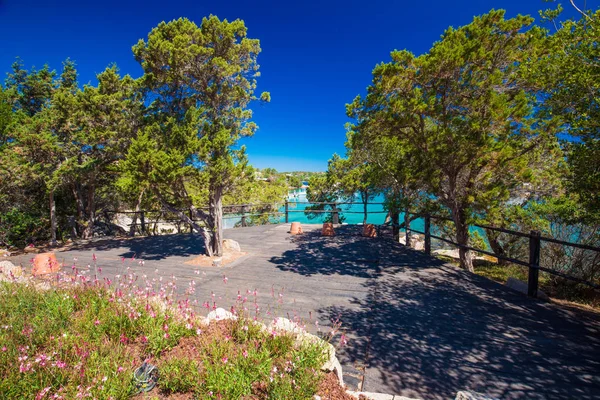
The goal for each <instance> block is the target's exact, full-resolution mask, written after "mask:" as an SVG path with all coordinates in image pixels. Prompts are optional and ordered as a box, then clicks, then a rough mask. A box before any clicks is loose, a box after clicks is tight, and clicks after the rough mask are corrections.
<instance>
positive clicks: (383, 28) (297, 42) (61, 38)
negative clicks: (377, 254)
mask: <svg viewBox="0 0 600 400" xmlns="http://www.w3.org/2000/svg"><path fill="white" fill-rule="evenodd" d="M565 3H568V2H567V1H565ZM547 6H548V5H547V4H546V3H544V2H542V0H485V1H484V0H456V1H447V0H430V1H427V2H421V1H393V0H392V1H390V0H388V1H381V0H369V1H353V0H352V1H320V2H319V1H311V0H305V1H271V2H269V1H248V0H246V1H237V0H229V1H213V0H211V1H205V0H194V1H188V0H168V1H165V0H159V1H157V0H146V1H143V2H142V1H127V0H120V1H115V0H104V1H69V0H62V1H57V0H48V1H37V0H30V1H22V0H0V77H1V78H2V79H1V80H2V81H3V80H4V77H5V73H6V72H8V71H9V70H10V66H11V64H12V63H13V61H14V60H15V58H16V57H17V56H19V57H21V58H22V59H23V61H24V63H25V65H26V66H27V67H30V66H32V65H35V66H36V67H41V66H42V65H43V64H45V63H48V64H49V65H50V66H51V67H52V68H54V69H57V70H59V69H60V67H61V62H62V61H63V60H64V59H66V58H67V57H70V58H71V59H73V60H75V62H76V63H77V65H78V70H79V75H80V76H79V78H80V82H81V83H88V82H91V83H93V84H95V82H96V80H95V74H96V73H99V72H101V71H102V70H103V69H104V68H105V67H106V66H107V65H109V64H111V63H116V64H117V65H118V66H119V68H120V70H121V72H122V73H128V74H130V75H132V76H134V77H138V76H140V75H141V73H142V71H141V68H140V66H139V64H138V63H137V62H136V61H135V60H134V58H133V55H132V52H131V46H133V45H134V44H135V43H136V42H137V41H138V40H139V39H140V38H145V37H146V36H147V34H148V32H149V31H150V30H151V29H152V28H153V27H154V26H156V25H157V24H158V23H159V22H161V21H163V20H164V21H169V20H172V19H175V18H178V17H187V18H189V19H191V20H193V21H195V22H197V23H198V24H199V23H200V22H201V20H202V17H203V16H207V15H209V14H215V15H217V16H218V17H219V18H222V19H223V18H227V19H229V20H232V19H236V18H241V19H243V20H244V21H245V22H246V26H247V27H248V35H249V36H250V37H252V38H257V39H260V41H261V47H262V50H263V51H262V53H261V54H260V56H259V64H260V65H261V74H262V77H261V78H260V79H259V82H258V86H259V87H258V92H262V91H269V92H271V96H272V100H271V103H270V104H266V105H259V104H256V105H254V106H253V109H254V111H255V121H256V122H257V123H258V125H259V127H260V129H259V130H258V132H257V134H256V135H255V136H254V137H252V138H250V139H248V140H246V141H245V144H246V146H247V150H248V155H249V158H250V161H251V163H252V164H253V165H255V166H256V167H259V168H265V167H274V168H276V169H278V170H280V171H289V170H311V171H315V170H324V169H326V167H327V160H328V159H329V158H330V157H331V155H332V154H333V153H334V152H337V153H340V154H343V153H344V146H343V143H344V140H345V135H346V133H345V129H344V124H345V123H346V122H347V121H348V119H347V118H346V116H345V104H346V103H349V102H350V101H352V99H353V98H354V97H355V96H356V95H358V94H362V93H363V92H364V90H365V88H366V86H367V85H368V84H369V83H370V79H371V70H372V69H373V67H374V66H375V64H377V63H379V62H383V61H388V60H389V53H390V51H392V50H394V49H408V50H410V51H412V52H414V53H416V54H420V53H423V52H425V51H427V50H428V49H429V48H430V47H431V45H432V43H433V42H435V41H436V40H438V39H439V37H440V35H441V34H442V33H443V31H444V30H445V29H446V28H447V27H448V26H451V25H452V26H460V25H464V24H467V23H469V22H470V21H471V19H472V18H473V16H474V15H479V14H482V13H485V12H487V11H489V10H490V9H491V8H496V9H499V8H503V9H506V10H507V14H508V16H509V17H510V16H515V15H517V14H519V13H521V14H531V15H534V16H536V17H537V15H538V14H537V12H538V10H539V9H541V8H544V7H547Z"/></svg>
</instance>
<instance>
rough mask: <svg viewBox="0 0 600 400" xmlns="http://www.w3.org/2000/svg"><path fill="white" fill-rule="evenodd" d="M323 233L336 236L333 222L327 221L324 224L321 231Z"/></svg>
mask: <svg viewBox="0 0 600 400" xmlns="http://www.w3.org/2000/svg"><path fill="white" fill-rule="evenodd" d="M321 235H323V236H335V231H334V230H333V224H332V223H331V222H325V223H324V224H323V230H322V231H321Z"/></svg>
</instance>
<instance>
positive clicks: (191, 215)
mask: <svg viewBox="0 0 600 400" xmlns="http://www.w3.org/2000/svg"><path fill="white" fill-rule="evenodd" d="M188 216H189V217H190V221H192V222H193V221H194V215H193V214H192V210H189V211H188ZM190 233H194V226H193V225H192V224H191V223H190Z"/></svg>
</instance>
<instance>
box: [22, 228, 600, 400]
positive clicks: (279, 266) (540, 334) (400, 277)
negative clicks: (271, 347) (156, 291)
mask: <svg viewBox="0 0 600 400" xmlns="http://www.w3.org/2000/svg"><path fill="white" fill-rule="evenodd" d="M288 228H289V227H288V225H270V226H259V227H250V228H239V229H231V230H227V231H225V237H227V238H231V239H234V240H237V241H238V242H239V243H240V244H241V246H242V250H243V251H245V252H248V254H247V255H246V256H244V257H242V258H240V259H238V260H237V261H235V262H234V263H232V264H229V265H227V266H225V267H221V268H214V267H201V268H198V267H193V266H190V265H186V264H184V262H185V261H188V260H190V259H191V258H192V257H195V256H197V255H198V254H201V253H202V251H203V249H202V245H201V243H200V240H199V239H198V238H197V237H192V236H190V235H172V236H159V237H149V238H135V239H128V240H109V241H97V242H94V243H91V244H88V245H86V246H82V247H81V248H78V249H72V250H69V251H65V252H61V253H58V254H57V258H58V259H59V261H61V260H64V262H65V265H66V268H68V266H69V265H70V264H71V263H72V262H73V259H74V258H77V261H76V264H77V265H78V266H87V264H90V265H93V260H92V254H95V255H96V257H97V265H98V267H101V268H102V270H103V271H102V275H103V276H106V277H111V276H112V275H115V274H126V273H127V272H128V270H127V267H129V268H130V269H129V272H131V271H135V272H136V273H137V274H138V275H140V276H142V275H144V274H145V275H147V276H148V277H149V278H150V279H152V278H155V279H159V278H158V277H157V276H156V275H157V274H156V273H155V270H156V269H158V275H160V276H163V281H164V280H168V279H169V277H170V276H175V277H176V279H177V280H176V286H177V291H178V292H180V293H183V292H185V291H189V290H190V287H194V288H195V291H194V293H193V294H191V295H190V296H189V297H190V298H191V299H196V300H197V301H198V306H199V308H202V304H203V303H204V302H209V303H210V306H212V305H213V302H215V303H216V305H217V307H223V308H226V309H228V308H229V307H230V306H232V305H235V303H236V299H237V296H238V292H239V294H240V296H241V298H242V300H243V299H244V297H248V301H247V302H246V303H245V306H246V307H247V308H248V309H249V311H248V312H249V313H250V315H253V314H254V312H255V308H256V306H255V305H254V302H255V300H254V299H255V297H254V291H255V290H256V291H257V295H256V304H258V307H259V308H260V310H259V312H260V317H261V318H265V319H270V318H273V317H274V316H286V317H289V318H290V319H293V318H295V317H296V316H298V317H300V318H302V319H303V320H304V321H305V322H306V324H307V328H308V329H309V330H310V331H313V332H314V331H318V330H321V331H323V332H326V331H328V330H329V329H331V327H332V326H333V325H334V324H333V323H332V321H335V320H337V319H339V320H340V321H341V322H342V324H343V325H342V329H343V330H345V332H346V337H347V340H348V345H346V346H344V347H342V349H341V350H339V358H340V361H341V362H342V365H343V366H344V375H345V376H344V379H345V380H346V383H347V384H348V385H349V386H350V388H351V389H356V388H357V385H359V384H360V385H362V390H364V391H369V392H386V393H396V394H401V395H405V396H411V397H419V398H424V399H448V398H453V396H454V394H455V393H456V392H457V391H458V390H462V389H470V390H475V391H479V392H482V393H487V394H489V395H491V396H495V397H498V398H502V399H517V398H524V399H525V398H526V399H554V398H556V399H564V398H578V399H592V398H600V316H599V315H597V314H592V313H587V312H585V311H581V310H576V309H567V308H564V307H560V306H556V305H554V304H550V303H544V302H539V301H535V300H532V299H529V298H527V297H525V296H523V295H521V294H519V293H515V292H512V291H511V290H509V289H506V288H505V287H503V286H502V285H499V284H497V283H495V282H493V281H490V280H488V279H486V278H483V277H480V276H477V275H473V274H469V273H467V272H464V271H461V270H458V269H456V268H454V267H451V266H447V265H444V264H443V263H442V262H440V261H439V260H437V259H434V258H431V257H427V256H425V255H423V254H422V253H420V252H417V251H413V250H410V249H406V248H404V247H403V246H401V245H399V244H395V243H393V242H392V241H391V240H390V239H386V238H378V239H370V238H363V237H361V236H360V235H359V233H360V227H356V226H344V227H342V228H339V229H338V230H337V233H338V235H337V236H336V237H334V238H329V237H325V238H324V237H321V236H320V232H319V231H318V229H317V227H316V226H312V227H311V226H304V229H305V232H306V233H305V234H304V235H302V236H298V237H290V236H289V234H288V233H287V231H288ZM134 255H135V257H136V259H135V260H133V261H132V260H131V257H133V256H134ZM30 257H31V256H27V255H23V256H20V257H15V258H14V259H13V262H15V261H16V262H19V261H21V262H23V264H24V265H26V264H28V259H29V258H30ZM123 257H125V258H126V260H125V261H122V258H123ZM141 260H143V265H142V264H141V263H140V261H141ZM84 269H87V268H84ZM88 273H90V274H93V273H94V268H93V267H91V268H90V270H89V272H88ZM140 279H141V278H140ZM192 282H195V283H196V284H195V285H193V284H192ZM190 285H192V286H190ZM248 292H250V293H248ZM205 313H206V310H205ZM340 338H341V336H340V335H337V336H336V339H335V340H334V341H335V342H339V341H340Z"/></svg>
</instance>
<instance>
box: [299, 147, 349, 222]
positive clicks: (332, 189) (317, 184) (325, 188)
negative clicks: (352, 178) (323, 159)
mask: <svg viewBox="0 0 600 400" xmlns="http://www.w3.org/2000/svg"><path fill="white" fill-rule="evenodd" d="M339 159H340V158H339V156H337V155H334V156H333V158H332V159H331V160H329V167H328V169H327V173H325V175H313V176H311V177H310V180H309V181H308V188H307V189H306V199H307V200H308V201H309V202H311V203H318V204H313V205H310V206H308V207H306V209H305V211H304V214H305V215H306V216H307V218H308V219H316V218H322V219H323V221H324V222H333V214H334V213H335V212H336V211H341V209H340V208H339V206H336V205H335V203H339V202H342V201H344V198H343V196H344V191H343V189H342V187H341V186H340V185H339V184H338V182H336V177H335V175H334V173H333V168H332V165H334V164H335V163H337V162H338V160H339ZM319 211H331V212H329V213H324V212H319ZM339 222H340V223H342V222H344V216H343V215H339Z"/></svg>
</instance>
